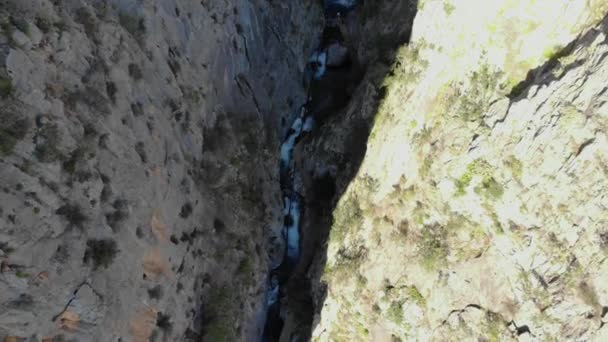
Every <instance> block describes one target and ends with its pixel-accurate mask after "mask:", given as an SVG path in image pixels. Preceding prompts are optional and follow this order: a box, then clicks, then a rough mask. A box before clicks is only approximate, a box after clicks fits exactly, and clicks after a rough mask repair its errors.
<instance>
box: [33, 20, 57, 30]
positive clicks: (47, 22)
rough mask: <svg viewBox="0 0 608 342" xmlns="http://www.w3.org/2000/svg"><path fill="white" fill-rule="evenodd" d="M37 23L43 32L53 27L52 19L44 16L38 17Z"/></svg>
mask: <svg viewBox="0 0 608 342" xmlns="http://www.w3.org/2000/svg"><path fill="white" fill-rule="evenodd" d="M35 24H36V27H38V28H39V29H40V31H42V32H43V33H49V32H50V31H51V28H52V27H53V24H52V23H51V21H50V20H49V19H47V18H43V17H36V20H35Z"/></svg>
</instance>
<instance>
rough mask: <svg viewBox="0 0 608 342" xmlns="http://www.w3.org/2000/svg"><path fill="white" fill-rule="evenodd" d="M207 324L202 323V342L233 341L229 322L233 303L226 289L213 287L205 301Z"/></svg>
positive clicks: (232, 312) (231, 318)
mask: <svg viewBox="0 0 608 342" xmlns="http://www.w3.org/2000/svg"><path fill="white" fill-rule="evenodd" d="M206 307H207V310H209V312H208V313H207V320H208V321H207V322H204V331H205V333H204V339H203V341H214V342H230V341H233V340H234V339H233V337H234V336H233V335H234V332H233V329H232V327H231V322H233V319H234V317H232V316H233V314H234V311H235V310H234V303H233V300H232V297H231V296H230V291H229V290H228V289H227V288H226V287H214V288H213V289H212V290H211V292H210V294H209V299H208V300H207V306H206Z"/></svg>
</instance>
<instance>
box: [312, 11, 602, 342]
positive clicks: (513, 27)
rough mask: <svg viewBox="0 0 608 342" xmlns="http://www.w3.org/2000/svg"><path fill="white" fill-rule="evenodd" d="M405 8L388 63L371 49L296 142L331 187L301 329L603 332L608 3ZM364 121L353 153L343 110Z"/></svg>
mask: <svg viewBox="0 0 608 342" xmlns="http://www.w3.org/2000/svg"><path fill="white" fill-rule="evenodd" d="M404 2H405V1H404ZM388 6H395V2H392V4H391V5H389V4H387V3H383V2H381V3H380V4H379V8H378V9H377V10H379V11H382V10H383V9H385V8H387V7H388ZM417 8H418V13H417V14H416V18H415V21H414V25H413V35H412V39H411V42H410V43H409V44H408V45H406V46H403V47H401V48H399V49H398V50H397V52H396V54H395V59H394V62H393V64H392V67H391V69H390V71H388V72H387V77H386V78H384V79H383V82H382V83H374V79H373V75H374V74H373V72H374V71H373V70H374V68H375V69H376V70H379V69H378V68H380V67H378V66H370V68H371V69H370V70H368V73H367V76H366V78H365V79H364V81H363V83H362V85H361V86H360V87H359V88H358V89H357V92H356V95H355V96H354V100H353V101H352V102H351V104H350V105H349V106H348V107H347V108H346V109H345V110H344V111H343V112H342V113H340V114H339V115H340V120H335V121H332V122H329V123H328V124H327V126H326V127H324V130H327V131H331V132H332V134H325V135H323V134H320V135H319V136H317V137H316V138H315V141H313V142H312V143H310V145H312V146H317V147H316V148H315V149H309V150H307V151H304V152H303V153H314V154H315V155H316V156H317V159H316V164H312V163H309V164H308V165H305V166H304V167H307V168H308V169H309V171H310V173H314V172H315V171H316V170H327V169H329V170H334V171H333V176H335V177H336V183H335V184H336V192H337V195H336V196H335V197H333V199H332V201H330V202H331V203H334V202H335V201H337V200H338V198H339V201H338V203H337V207H336V209H335V210H334V211H333V213H332V214H331V218H328V219H326V221H328V223H327V224H331V230H330V232H329V238H328V244H327V246H326V249H327V256H325V248H323V247H322V249H321V251H320V253H319V254H318V255H317V257H316V261H315V263H313V267H312V268H311V270H310V271H309V273H308V276H309V278H310V279H313V280H314V279H319V278H321V280H320V281H319V282H314V284H315V285H314V286H313V288H314V289H313V292H314V295H315V304H316V305H317V316H316V317H315V326H316V327H315V331H314V334H313V340H319V341H341V340H344V341H366V340H369V341H391V340H421V341H425V340H437V341H444V340H468V339H476V340H477V339H479V340H486V341H487V340H489V341H499V340H518V339H519V340H564V339H566V340H598V341H599V340H604V339H606V336H608V328H607V327H606V326H605V324H604V322H605V320H606V312H607V311H608V309H607V308H608V287H607V284H608V282H607V281H606V280H607V279H608V278H606V272H607V271H608V268H607V267H608V263H606V260H607V256H608V254H607V251H608V249H607V247H608V244H607V239H606V236H607V234H608V233H607V230H606V229H607V227H606V222H607V220H608V210H607V208H608V197H607V195H606V190H607V189H608V171H607V168H606V162H607V161H608V154H607V150H606V146H607V145H606V143H607V141H606V139H607V136H606V132H607V128H608V126H607V124H608V107H607V103H608V102H607V100H608V97H607V96H606V89H607V87H606V80H607V79H608V78H607V77H608V60H606V58H605V57H606V56H607V55H608V44H606V39H607V38H606V37H607V36H608V21H607V20H602V18H603V17H604V16H605V15H606V14H607V13H608V3H607V2H605V1H534V2H529V1H445V0H437V1H433V0H428V1H420V2H419V3H418V5H417ZM364 15H365V14H364V13H359V16H361V17H362V16H364ZM374 15H375V14H373V13H372V14H371V16H372V18H371V19H370V20H372V21H374V20H383V21H384V22H389V23H391V22H392V20H390V19H387V17H386V16H380V17H374ZM385 15H386V14H385ZM374 18H375V19H374ZM379 18H382V19H379ZM390 18H394V20H396V21H397V20H399V19H397V18H395V17H390ZM400 19H402V20H403V21H406V19H404V18H400ZM387 25H388V24H387ZM361 51H364V50H361ZM375 98H380V99H381V100H379V102H378V103H375V102H374V101H375ZM372 120H373V125H372V126H373V127H372V128H371V133H370V135H369V138H368V139H367V140H366V139H365V137H364V138H363V139H362V140H363V144H364V145H363V147H362V148H361V149H362V151H361V153H362V154H364V157H363V160H362V162H361V165H360V167H359V165H358V163H355V165H354V166H352V164H353V157H352V156H353V150H352V148H353V146H355V144H353V143H352V136H353V133H352V129H348V130H345V129H344V127H350V128H352V127H356V124H355V123H356V122H358V121H363V122H371V121H372ZM364 128H365V125H364ZM349 131H350V132H351V133H345V132H349ZM362 132H363V133H362V134H365V133H366V130H365V129H362ZM358 141H361V139H359V140H358ZM365 144H366V148H365ZM354 154H355V155H357V153H356V152H355V153H354ZM336 161H338V162H336ZM340 161H342V163H340ZM349 165H351V166H349ZM351 176H354V179H353V180H352V181H350V178H349V177H351ZM311 184H313V183H311ZM313 187H314V184H313ZM342 192H343V193H342ZM304 220H306V219H304ZM305 224H306V223H305Z"/></svg>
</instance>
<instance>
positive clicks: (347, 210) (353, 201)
mask: <svg viewBox="0 0 608 342" xmlns="http://www.w3.org/2000/svg"><path fill="white" fill-rule="evenodd" d="M347 196H348V197H347V198H346V199H345V200H344V201H343V202H342V203H341V204H340V205H339V206H338V208H337V209H336V210H335V211H334V215H333V224H332V226H331V231H330V235H329V239H330V240H331V241H340V240H342V239H343V238H344V237H345V236H346V234H347V233H348V231H350V230H357V229H359V227H360V226H361V223H362V221H363V212H362V211H361V208H360V207H359V200H358V199H357V198H356V197H355V196H354V195H352V194H351V195H347Z"/></svg>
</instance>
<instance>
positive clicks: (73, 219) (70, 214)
mask: <svg viewBox="0 0 608 342" xmlns="http://www.w3.org/2000/svg"><path fill="white" fill-rule="evenodd" d="M55 214H57V215H61V216H63V217H65V219H66V220H68V222H69V223H70V225H72V226H76V227H78V228H80V229H83V228H84V227H83V225H84V223H85V222H86V221H88V217H87V216H86V215H84V214H83V213H82V209H81V208H80V206H78V205H77V204H65V205H63V206H61V207H60V208H59V209H57V211H55Z"/></svg>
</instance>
